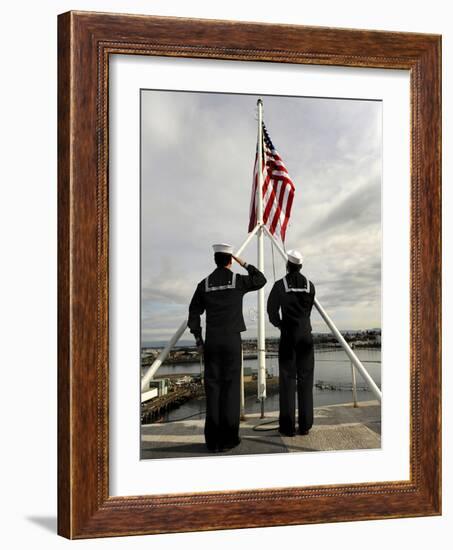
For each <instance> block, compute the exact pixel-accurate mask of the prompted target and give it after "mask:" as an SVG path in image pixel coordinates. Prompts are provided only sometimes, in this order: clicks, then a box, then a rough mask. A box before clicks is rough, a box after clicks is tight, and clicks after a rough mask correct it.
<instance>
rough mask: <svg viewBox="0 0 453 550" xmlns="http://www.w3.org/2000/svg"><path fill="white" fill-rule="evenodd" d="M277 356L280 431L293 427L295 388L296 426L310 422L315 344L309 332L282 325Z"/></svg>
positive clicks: (304, 427)
mask: <svg viewBox="0 0 453 550" xmlns="http://www.w3.org/2000/svg"><path fill="white" fill-rule="evenodd" d="M278 359H279V401H280V415H279V425H280V430H281V431H282V432H285V433H288V434H292V433H295V430H296V418H295V416H296V390H297V402H298V413H299V415H298V416H299V418H298V420H299V422H298V423H299V430H300V431H301V432H305V431H307V430H309V429H310V428H311V427H312V426H313V373H314V363H315V361H314V348H313V337H312V335H311V332H307V331H298V330H288V329H282V331H281V335H280V344H279V351H278Z"/></svg>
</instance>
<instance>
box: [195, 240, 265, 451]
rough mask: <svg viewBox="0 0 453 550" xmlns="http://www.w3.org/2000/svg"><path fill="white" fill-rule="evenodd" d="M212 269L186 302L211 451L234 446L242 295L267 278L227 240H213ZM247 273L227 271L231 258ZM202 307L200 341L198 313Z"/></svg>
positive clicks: (238, 399) (242, 324)
mask: <svg viewBox="0 0 453 550" xmlns="http://www.w3.org/2000/svg"><path fill="white" fill-rule="evenodd" d="M213 249H214V261H215V263H216V265H217V268H216V269H215V270H214V271H213V272H212V273H211V274H210V275H209V276H208V277H206V278H205V279H203V280H202V281H201V282H200V283H198V286H197V288H196V290H195V293H194V295H193V298H192V301H191V302H190V306H189V320H188V325H189V329H190V332H191V333H192V334H193V335H194V336H195V340H196V343H197V346H198V348H199V350H200V351H203V352H204V362H205V371H204V385H205V393H206V421H205V429H204V434H205V441H206V445H207V447H208V449H209V450H210V451H218V450H219V451H223V450H227V449H232V448H233V447H236V446H237V445H239V443H240V441H241V439H240V437H239V420H240V378H241V346H242V341H241V332H243V331H244V330H246V326H245V323H244V318H243V315H242V299H243V296H244V294H245V293H246V292H250V291H252V290H259V289H260V288H261V287H263V286H264V285H265V284H266V278H265V277H264V275H263V274H262V273H261V271H258V269H256V267H254V266H253V265H250V264H247V263H246V262H244V261H243V260H241V259H240V258H237V257H235V256H234V255H233V247H232V246H231V245H229V244H224V243H221V244H215V245H213ZM233 259H234V260H235V261H236V262H237V263H238V264H239V265H241V266H242V267H244V268H245V269H246V270H247V271H248V275H240V274H236V273H233V271H231V264H232V260H233ZM205 311H206V337H205V342H204V343H203V338H202V332H201V324H200V316H201V315H202V314H203V313H204V312H205Z"/></svg>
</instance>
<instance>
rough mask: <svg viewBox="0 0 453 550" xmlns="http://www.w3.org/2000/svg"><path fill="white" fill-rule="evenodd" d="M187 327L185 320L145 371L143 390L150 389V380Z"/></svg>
mask: <svg viewBox="0 0 453 550" xmlns="http://www.w3.org/2000/svg"><path fill="white" fill-rule="evenodd" d="M186 328H187V320H185V321H184V322H183V323H181V326H180V327H179V328H178V330H177V331H176V332H175V334H174V335H173V338H172V339H171V340H170V341H169V342H168V344H167V345H166V346H165V348H164V349H163V350H162V351H161V352H160V354H159V357H158V358H157V359H156V360H155V361H154V363H153V364H152V365H151V366H150V367H149V369H148V370H147V371H146V372H145V374H144V375H143V378H142V383H141V387H142V391H146V390H147V389H148V388H147V386H148V384H149V381H150V380H151V379H152V378H153V376H154V375H155V374H156V371H157V369H158V368H159V367H160V366H161V365H162V363H163V362H164V361H165V359H166V357H167V355H168V354H169V353H170V350H171V348H172V347H173V346H174V345H175V344H176V342H177V341H178V340H179V339H180V338H181V336H182V335H183V333H184V331H185V330H186Z"/></svg>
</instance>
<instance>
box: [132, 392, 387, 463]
mask: <svg viewBox="0 0 453 550" xmlns="http://www.w3.org/2000/svg"><path fill="white" fill-rule="evenodd" d="M271 421H274V422H273V423H272V424H266V425H264V424H263V425H262V423H264V422H266V423H267V422H271ZM260 425H262V428H260ZM273 426H278V411H269V412H267V413H266V416H265V418H264V419H261V418H260V414H259V413H251V414H247V415H246V418H245V420H244V421H242V422H241V428H240V436H241V438H242V442H241V444H240V445H239V446H238V447H236V448H235V449H232V450H230V451H227V452H223V453H210V452H209V451H208V450H207V449H206V446H205V443H204V435H203V429H204V416H201V415H200V417H194V418H189V419H187V420H181V421H174V422H169V423H153V424H142V430H141V455H140V456H141V458H142V459H154V458H170V457H171V458H178V457H179V458H187V457H200V456H216V457H219V456H228V455H249V454H250V455H251V454H269V453H291V452H313V451H336V450H337V451H339V450H342V451H344V450H353V449H380V447H381V406H380V403H379V402H378V401H377V400H370V401H362V402H361V403H360V406H359V407H354V404H353V403H346V404H341V405H327V406H322V407H316V408H315V420H314V425H313V428H312V429H311V431H310V433H309V434H308V435H304V436H302V435H296V436H295V437H285V436H282V435H280V434H279V432H278V431H277V430H272V431H258V430H260V429H268V428H272V427H273Z"/></svg>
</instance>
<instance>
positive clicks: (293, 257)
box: [287, 250, 304, 265]
mask: <svg viewBox="0 0 453 550" xmlns="http://www.w3.org/2000/svg"><path fill="white" fill-rule="evenodd" d="M287 256H288V261H289V262H291V263H292V264H297V265H302V262H303V260H304V259H303V257H302V254H301V253H300V252H299V251H298V250H288V252H287Z"/></svg>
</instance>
